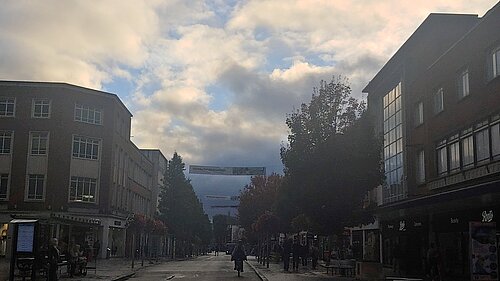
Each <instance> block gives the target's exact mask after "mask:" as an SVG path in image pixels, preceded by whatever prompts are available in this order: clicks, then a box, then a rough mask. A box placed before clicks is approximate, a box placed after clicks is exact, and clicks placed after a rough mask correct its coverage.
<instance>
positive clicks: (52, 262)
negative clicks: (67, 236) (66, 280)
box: [48, 238, 61, 281]
mask: <svg viewBox="0 0 500 281" xmlns="http://www.w3.org/2000/svg"><path fill="white" fill-rule="evenodd" d="M48 254H49V257H48V258H49V281H57V264H58V263H59V260H60V258H61V255H60V253H59V248H57V238H52V239H51V240H50V247H49V253H48Z"/></svg>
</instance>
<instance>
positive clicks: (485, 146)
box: [475, 128, 490, 162]
mask: <svg viewBox="0 0 500 281" xmlns="http://www.w3.org/2000/svg"><path fill="white" fill-rule="evenodd" d="M475 135H476V158H477V161H478V162H480V161H484V160H489V158H490V136H489V134H488V128H486V129H483V130H481V131H479V132H476V134H475Z"/></svg>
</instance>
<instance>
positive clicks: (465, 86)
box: [458, 69, 469, 98]
mask: <svg viewBox="0 0 500 281" xmlns="http://www.w3.org/2000/svg"><path fill="white" fill-rule="evenodd" d="M468 95H469V70H468V69H465V70H463V71H462V72H460V75H459V76H458V97H459V98H464V97H466V96H468Z"/></svg>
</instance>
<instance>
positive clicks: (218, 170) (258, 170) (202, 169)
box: [189, 165, 266, 176]
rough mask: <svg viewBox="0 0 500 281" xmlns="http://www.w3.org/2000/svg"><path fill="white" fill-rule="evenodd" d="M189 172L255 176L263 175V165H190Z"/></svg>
mask: <svg viewBox="0 0 500 281" xmlns="http://www.w3.org/2000/svg"><path fill="white" fill-rule="evenodd" d="M189 173H190V174H202V175H223V176H257V175H262V176H263V175H265V174H266V168H265V167H217V166H199V165H190V166H189Z"/></svg>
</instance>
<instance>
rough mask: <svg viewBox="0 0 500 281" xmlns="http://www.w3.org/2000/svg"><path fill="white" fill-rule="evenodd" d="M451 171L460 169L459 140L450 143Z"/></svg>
mask: <svg viewBox="0 0 500 281" xmlns="http://www.w3.org/2000/svg"><path fill="white" fill-rule="evenodd" d="M449 155H450V171H457V170H459V169H460V144H459V142H458V141H456V142H454V143H452V144H450V146H449Z"/></svg>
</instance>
